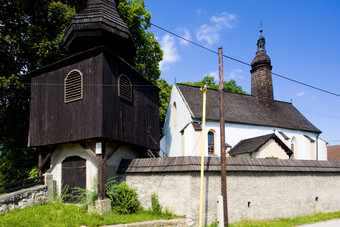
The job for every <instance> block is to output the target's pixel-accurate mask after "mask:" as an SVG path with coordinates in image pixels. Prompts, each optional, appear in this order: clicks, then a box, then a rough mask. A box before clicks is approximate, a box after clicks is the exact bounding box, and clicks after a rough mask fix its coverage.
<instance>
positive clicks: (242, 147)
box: [229, 133, 293, 155]
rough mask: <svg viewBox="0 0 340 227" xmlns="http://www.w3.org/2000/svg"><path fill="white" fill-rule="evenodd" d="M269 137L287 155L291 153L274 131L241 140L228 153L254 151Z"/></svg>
mask: <svg viewBox="0 0 340 227" xmlns="http://www.w3.org/2000/svg"><path fill="white" fill-rule="evenodd" d="M271 139H273V140H275V141H276V142H277V143H278V144H279V145H280V146H281V147H282V149H284V150H285V152H286V153H287V155H291V154H293V152H292V151H291V150H290V149H289V147H287V145H286V144H284V143H283V142H282V141H281V140H280V139H279V137H277V136H276V135H275V134H274V133H272V134H267V135H263V136H257V137H253V138H249V139H244V140H241V141H240V142H238V143H237V144H236V145H235V146H234V147H233V148H232V149H231V150H230V151H229V154H230V155H237V154H244V153H252V152H256V151H258V150H259V149H260V148H261V147H262V146H263V145H264V144H266V143H267V142H268V141H269V140H271Z"/></svg>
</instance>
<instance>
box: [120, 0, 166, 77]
mask: <svg viewBox="0 0 340 227" xmlns="http://www.w3.org/2000/svg"><path fill="white" fill-rule="evenodd" d="M118 12H119V15H120V17H121V18H122V19H123V20H124V22H125V23H126V24H127V26H128V27H129V30H130V32H131V33H132V36H133V39H134V41H135V43H136V46H137V53H136V56H135V59H134V67H135V69H136V70H137V71H138V72H140V73H141V74H142V75H143V76H144V77H146V78H147V79H149V80H150V81H152V82H153V83H156V81H157V80H158V79H159V77H160V75H161V71H160V70H159V62H160V61H161V60H162V59H163V51H162V49H161V46H160V44H159V43H158V41H157V40H156V38H155V36H154V34H153V33H151V32H149V31H147V29H148V28H149V27H150V26H151V23H150V20H151V13H150V12H147V11H146V9H145V4H144V0H135V1H127V0H120V2H119V5H118Z"/></svg>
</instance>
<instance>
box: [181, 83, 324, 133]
mask: <svg viewBox="0 0 340 227" xmlns="http://www.w3.org/2000/svg"><path fill="white" fill-rule="evenodd" d="M176 86H177V88H178V90H179V91H180V93H181V95H182V97H183V99H184V101H185V102H186V103H187V105H188V108H189V110H190V111H191V113H192V118H194V119H201V118H202V95H201V92H200V88H198V87H193V86H189V85H182V84H176ZM223 94H224V97H223V98H224V111H225V114H224V119H225V121H226V122H229V123H239V124H250V125H261V126H271V127H279V128H286V129H293V130H302V131H308V132H314V133H321V131H320V130H319V129H317V128H316V127H315V126H314V125H313V124H312V123H310V122H309V121H308V120H307V119H306V118H305V117H304V116H303V115H302V114H301V113H300V112H299V111H298V110H297V109H296V108H295V107H294V106H293V105H292V104H291V103H287V102H281V101H274V103H273V105H272V106H270V107H268V106H265V105H263V104H261V103H260V102H259V101H257V100H256V99H255V97H254V96H251V95H244V94H237V93H230V92H224V93H223ZM218 95H219V92H218V91H217V90H212V89H207V107H206V110H207V112H206V120H207V121H208V120H211V121H219V104H218V100H219V97H218Z"/></svg>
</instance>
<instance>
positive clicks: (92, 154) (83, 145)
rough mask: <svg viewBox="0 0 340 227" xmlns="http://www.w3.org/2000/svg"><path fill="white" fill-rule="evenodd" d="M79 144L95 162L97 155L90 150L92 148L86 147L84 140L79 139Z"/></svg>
mask: <svg viewBox="0 0 340 227" xmlns="http://www.w3.org/2000/svg"><path fill="white" fill-rule="evenodd" d="M79 144H80V146H82V148H83V149H84V150H85V152H86V153H87V154H88V155H90V156H91V157H92V158H93V159H94V160H95V161H96V162H98V161H99V160H98V157H97V156H96V155H95V154H94V153H93V152H92V150H91V149H90V148H88V146H86V144H85V142H84V141H81V142H80V143H79Z"/></svg>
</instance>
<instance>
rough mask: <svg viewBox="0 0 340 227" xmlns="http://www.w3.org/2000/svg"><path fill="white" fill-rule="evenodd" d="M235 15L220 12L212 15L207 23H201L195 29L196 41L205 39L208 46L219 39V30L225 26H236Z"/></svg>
mask: <svg viewBox="0 0 340 227" xmlns="http://www.w3.org/2000/svg"><path fill="white" fill-rule="evenodd" d="M235 23H236V15H235V14H229V13H227V12H222V13H220V14H219V15H218V16H212V17H211V18H210V23H209V24H203V25H201V26H200V27H199V28H198V30H197V31H196V38H197V40H198V41H206V42H207V44H208V46H211V45H213V44H214V43H216V42H218V41H219V39H220V32H221V31H222V30H223V29H225V28H234V27H236V24H235Z"/></svg>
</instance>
